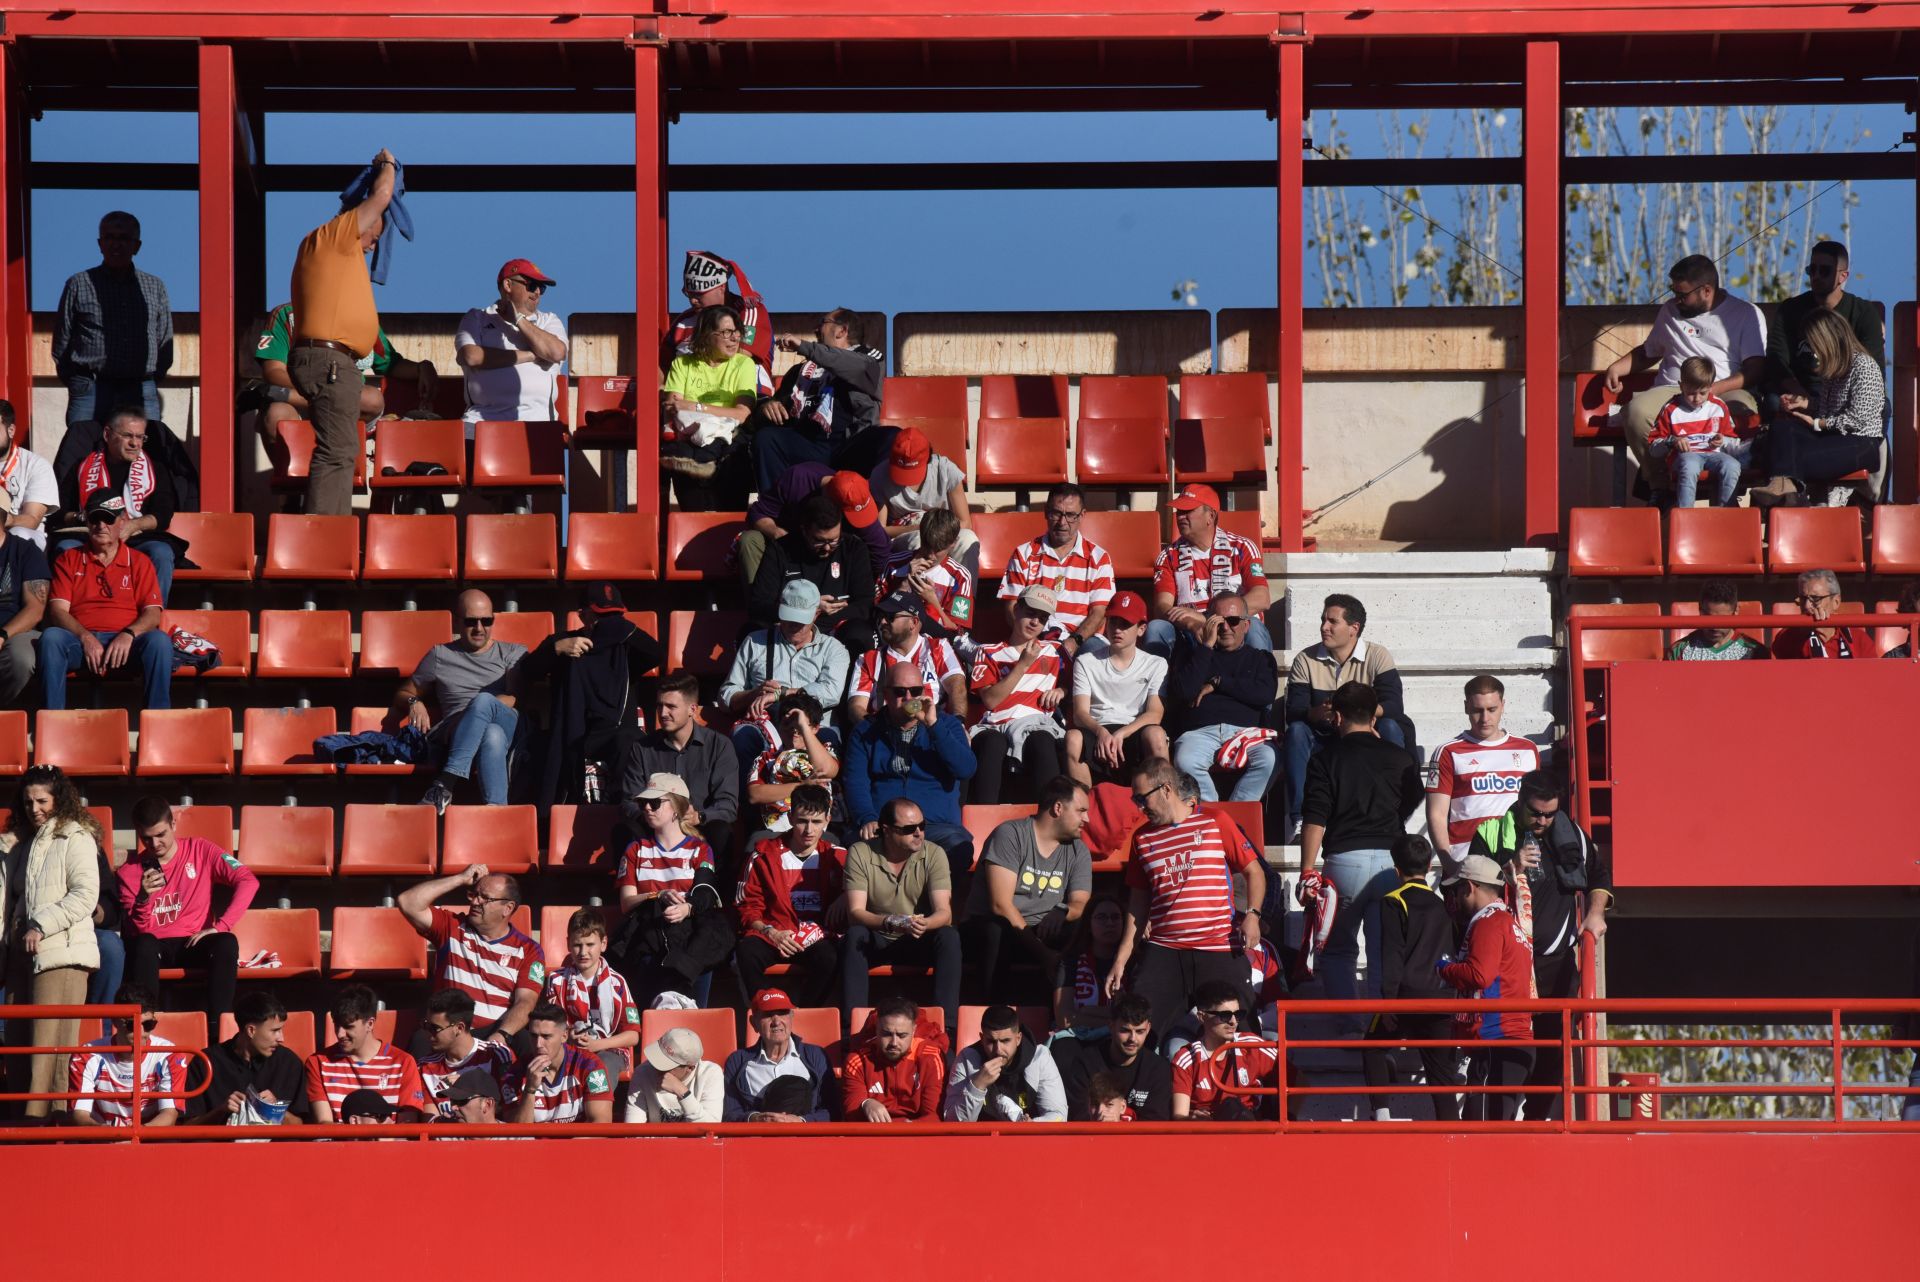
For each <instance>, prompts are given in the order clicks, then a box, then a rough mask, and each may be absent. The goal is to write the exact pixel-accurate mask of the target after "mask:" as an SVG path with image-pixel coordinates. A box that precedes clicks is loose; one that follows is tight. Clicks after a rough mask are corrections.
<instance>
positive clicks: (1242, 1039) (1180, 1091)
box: [1173, 1033, 1280, 1117]
mask: <svg viewBox="0 0 1920 1282" xmlns="http://www.w3.org/2000/svg"><path fill="white" fill-rule="evenodd" d="M1259 1042H1260V1039H1259V1038H1258V1037H1255V1036H1254V1035H1253V1034H1251V1033H1240V1034H1237V1035H1236V1036H1235V1037H1234V1039H1233V1044H1234V1046H1235V1047H1236V1049H1234V1050H1232V1051H1230V1052H1228V1055H1227V1059H1226V1063H1227V1067H1228V1071H1229V1072H1231V1073H1232V1074H1233V1079H1234V1082H1235V1083H1236V1084H1237V1085H1240V1086H1254V1085H1257V1084H1259V1083H1262V1082H1265V1081H1267V1080H1268V1079H1270V1078H1271V1077H1272V1076H1273V1070H1274V1069H1275V1068H1277V1067H1278V1066H1279V1064H1280V1056H1279V1053H1278V1052H1276V1051H1275V1050H1274V1048H1273V1047H1271V1046H1262V1045H1259ZM1243 1047H1244V1049H1242V1048H1243ZM1173 1093H1174V1094H1175V1095H1185V1096H1186V1097H1187V1099H1188V1101H1189V1102H1190V1103H1191V1104H1192V1106H1193V1111H1194V1113H1195V1115H1197V1116H1201V1117H1204V1116H1206V1115H1207V1114H1208V1113H1209V1112H1211V1111H1212V1109H1213V1106H1214V1105H1215V1104H1216V1103H1218V1102H1219V1100H1220V1097H1221V1096H1222V1095H1224V1094H1225V1093H1226V1092H1224V1091H1222V1090H1221V1089H1220V1083H1219V1082H1218V1081H1216V1080H1215V1079H1214V1076H1213V1052H1212V1051H1209V1050H1208V1049H1207V1044H1206V1042H1205V1041H1197V1042H1188V1043H1187V1044H1186V1045H1184V1046H1182V1047H1181V1048H1180V1049H1179V1050H1177V1051H1175V1052H1174V1054H1173ZM1244 1098H1245V1100H1246V1103H1247V1106H1248V1107H1250V1108H1251V1107H1253V1106H1254V1105H1256V1104H1258V1103H1259V1102H1260V1098H1261V1097H1260V1096H1257V1095H1249V1096H1246V1097H1244Z"/></svg>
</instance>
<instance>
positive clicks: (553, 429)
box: [472, 420, 567, 490]
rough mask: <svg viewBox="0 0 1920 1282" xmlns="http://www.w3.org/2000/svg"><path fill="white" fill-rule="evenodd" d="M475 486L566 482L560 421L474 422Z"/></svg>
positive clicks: (525, 487) (553, 485) (549, 485)
mask: <svg viewBox="0 0 1920 1282" xmlns="http://www.w3.org/2000/svg"><path fill="white" fill-rule="evenodd" d="M472 483H473V486H474V488H476V489H502V488H505V489H517V490H529V489H550V488H556V487H560V486H564V485H565V484H566V483H567V435H566V427H565V426H564V425H563V424H560V423H521V422H495V421H493V420H483V421H481V422H478V423H475V424H474V425H473V481H472Z"/></svg>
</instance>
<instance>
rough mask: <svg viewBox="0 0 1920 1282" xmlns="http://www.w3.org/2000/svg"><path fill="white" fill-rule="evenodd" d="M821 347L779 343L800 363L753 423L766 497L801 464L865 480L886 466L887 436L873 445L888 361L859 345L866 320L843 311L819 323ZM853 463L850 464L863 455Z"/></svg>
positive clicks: (786, 340) (791, 340)
mask: <svg viewBox="0 0 1920 1282" xmlns="http://www.w3.org/2000/svg"><path fill="white" fill-rule="evenodd" d="M816 337H817V339H818V340H819V341H817V342H812V343H808V342H804V341H802V340H800V339H796V338H783V339H781V340H780V343H779V346H780V350H781V351H784V352H792V353H794V354H795V355H797V356H799V357H800V358H801V359H800V361H799V363H798V364H796V365H794V366H793V367H792V368H790V369H788V370H787V372H786V374H785V375H784V376H782V378H781V379H780V390H779V391H777V392H775V393H774V394H773V395H772V396H769V397H767V398H765V399H764V400H762V401H761V402H760V404H759V405H758V406H757V407H756V408H755V409H754V412H753V417H752V418H751V419H749V420H748V421H747V424H746V426H745V429H744V431H745V433H746V434H747V435H749V436H750V437H751V439H752V440H753V450H754V456H755V462H756V468H757V470H758V472H759V481H760V484H759V486H758V487H757V488H758V489H759V490H760V492H761V493H765V492H767V491H768V490H771V489H772V488H773V481H774V478H775V477H777V476H779V475H780V473H782V472H784V471H786V469H788V468H789V467H792V466H793V465H794V464H795V463H801V462H814V463H831V464H833V466H835V467H837V468H846V469H847V470H849V471H854V472H858V473H860V474H861V475H862V476H865V475H866V474H867V473H868V472H869V471H871V470H872V469H873V466H874V464H876V463H878V462H879V461H880V456H881V453H882V452H883V451H884V450H885V448H886V447H885V443H884V440H883V439H882V438H883V437H884V436H885V433H878V434H876V435H874V436H872V437H869V436H867V435H866V429H868V428H869V427H872V426H873V420H874V416H875V415H876V414H877V413H878V412H879V409H880V385H881V382H882V380H883V379H884V378H885V375H886V357H885V356H883V355H882V354H881V353H880V349H878V348H876V347H868V346H865V345H864V344H863V343H862V342H861V341H860V340H861V338H862V334H861V331H860V314H859V313H858V312H855V311H852V310H850V309H848V308H845V307H836V308H834V309H833V310H832V311H830V312H828V313H827V314H826V315H825V316H823V317H821V318H820V328H819V330H818V331H816ZM856 454H857V457H856V458H853V460H852V461H845V460H847V459H848V458H849V456H850V455H856Z"/></svg>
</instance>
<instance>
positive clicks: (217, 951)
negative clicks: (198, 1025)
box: [127, 931, 240, 1045]
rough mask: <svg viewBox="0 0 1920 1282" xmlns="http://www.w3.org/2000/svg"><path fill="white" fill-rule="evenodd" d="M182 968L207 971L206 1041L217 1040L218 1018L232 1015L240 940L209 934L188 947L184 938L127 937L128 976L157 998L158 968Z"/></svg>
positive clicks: (158, 986)
mask: <svg viewBox="0 0 1920 1282" xmlns="http://www.w3.org/2000/svg"><path fill="white" fill-rule="evenodd" d="M163 966H165V967H174V966H184V967H186V968H187V969H189V970H204V971H206V972H207V1005H206V1011H207V1041H208V1044H209V1045H211V1044H212V1043H214V1042H217V1041H219V1040H220V1017H221V1016H222V1015H228V1014H231V1013H232V1012H233V988H234V983H235V976H236V974H237V972H238V971H239V969H240V941H239V940H237V939H235V938H234V937H233V936H232V934H230V933H229V932H227V931H220V932H218V933H216V934H212V935H208V936H207V937H206V938H205V939H203V940H201V941H200V942H199V943H197V944H194V945H193V946H191V947H189V946H188V945H187V937H186V936H185V935H182V936H179V937H178V938H174V939H157V938H155V937H154V936H152V935H139V934H129V935H128V936H127V976H128V978H129V979H130V980H131V981H132V982H133V983H136V984H139V985H140V986H141V987H142V988H145V989H146V990H147V991H148V992H150V993H153V994H155V995H156V996H157V995H158V994H159V992H160V968H161V967H163Z"/></svg>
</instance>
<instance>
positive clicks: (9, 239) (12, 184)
mask: <svg viewBox="0 0 1920 1282" xmlns="http://www.w3.org/2000/svg"><path fill="white" fill-rule="evenodd" d="M31 199H32V191H31V188H30V186H29V184H28V179H27V111H26V94H25V86H24V85H23V84H22V82H21V76H20V64H19V62H18V60H17V59H16V58H15V56H14V51H13V46H12V45H10V44H9V45H7V46H6V47H5V48H3V49H0V389H4V395H5V396H6V397H7V399H8V400H10V401H12V402H13V408H14V413H15V414H16V415H17V416H18V426H19V432H20V442H21V444H23V445H29V446H30V445H32V444H34V442H33V440H32V436H31V432H30V427H31V424H32V419H33V303H32V298H31V296H30V295H29V294H28V292H27V290H28V285H29V283H30V281H29V273H28V271H27V209H28V204H29V202H30V201H31ZM45 444H46V445H47V446H48V447H50V446H51V442H46V443H45Z"/></svg>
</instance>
